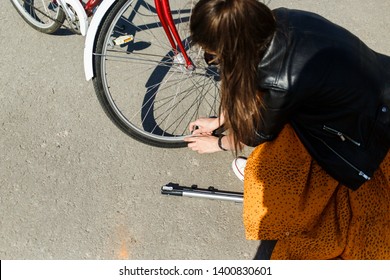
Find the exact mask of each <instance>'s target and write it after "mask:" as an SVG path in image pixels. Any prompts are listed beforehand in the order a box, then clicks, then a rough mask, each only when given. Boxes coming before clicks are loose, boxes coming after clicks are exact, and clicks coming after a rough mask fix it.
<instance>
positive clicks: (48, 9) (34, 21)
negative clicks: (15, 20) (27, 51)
mask: <svg viewBox="0 0 390 280" xmlns="http://www.w3.org/2000/svg"><path fill="white" fill-rule="evenodd" d="M102 1H103V0H88V1H87V2H86V3H84V2H82V1H80V0H11V3H12V4H13V6H14V7H15V9H16V10H17V11H18V13H19V14H20V15H21V17H22V18H23V19H24V21H26V22H27V23H28V24H29V25H30V26H31V27H33V28H34V29H36V30H38V31H40V32H42V33H47V34H53V33H55V32H56V31H57V30H59V29H60V28H61V26H64V22H65V21H67V22H68V25H69V27H68V29H70V30H71V31H72V32H73V33H76V34H81V35H83V36H85V35H86V33H87V29H88V18H89V17H91V16H92V15H93V14H94V12H95V11H96V9H97V7H98V6H99V5H100V3H101V2H102Z"/></svg>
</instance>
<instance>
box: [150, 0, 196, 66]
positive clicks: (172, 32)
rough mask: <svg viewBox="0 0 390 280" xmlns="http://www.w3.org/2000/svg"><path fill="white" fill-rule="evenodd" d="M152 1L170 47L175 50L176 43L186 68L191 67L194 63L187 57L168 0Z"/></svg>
mask: <svg viewBox="0 0 390 280" xmlns="http://www.w3.org/2000/svg"><path fill="white" fill-rule="evenodd" d="M154 3H155V5H156V10H157V15H158V17H159V19H160V22H161V24H162V26H163V28H164V31H165V34H166V35H167V37H168V40H169V42H170V44H171V46H172V49H173V50H174V51H176V52H177V47H176V45H177V46H178V47H179V50H180V52H181V53H182V55H183V57H184V60H185V62H186V67H187V69H193V68H194V64H193V63H192V61H191V60H190V58H189V57H188V55H187V52H186V50H185V48H184V45H183V42H182V41H181V38H180V36H179V33H178V32H177V29H176V26H175V23H174V22H173V18H172V13H171V8H170V6H169V0H154ZM175 40H176V43H175Z"/></svg>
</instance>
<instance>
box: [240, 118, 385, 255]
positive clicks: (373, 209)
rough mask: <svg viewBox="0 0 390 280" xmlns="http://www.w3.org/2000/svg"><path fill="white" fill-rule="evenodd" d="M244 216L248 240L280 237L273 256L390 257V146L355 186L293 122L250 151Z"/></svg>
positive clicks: (245, 182) (246, 175) (246, 170)
mask: <svg viewBox="0 0 390 280" xmlns="http://www.w3.org/2000/svg"><path fill="white" fill-rule="evenodd" d="M243 222H244V227H245V232H246V238H247V239H249V240H278V241H277V243H276V246H275V248H274V251H273V253H272V256H271V258H272V259H313V260H314V259H361V260H365V259H390V153H389V154H388V155H387V157H386V158H385V160H384V161H383V162H382V164H381V166H380V168H379V169H378V170H377V171H376V173H375V174H374V176H373V178H372V179H371V180H370V181H367V182H366V183H365V184H364V185H362V186H361V187H360V188H359V189H358V190H357V191H352V190H350V189H348V188H347V187H346V186H344V185H342V184H340V183H339V182H338V181H336V180H335V179H333V178H332V177H331V176H330V175H328V174H327V173H326V172H325V171H324V170H323V169H322V168H321V167H320V166H319V165H318V163H317V162H316V161H314V160H313V159H312V158H311V156H310V155H309V154H308V152H307V151H306V149H305V147H304V146H303V145H302V143H301V142H300V140H299V139H298V137H297V136H296V134H295V132H294V130H293V129H292V127H291V126H289V125H286V126H285V128H284V129H283V130H282V131H281V133H280V134H279V136H278V137H277V139H276V140H274V141H272V142H267V143H264V144H262V145H260V146H258V147H256V148H255V149H254V150H253V152H252V153H251V155H250V157H249V158H248V161H247V165H246V168H245V179H244V203H243Z"/></svg>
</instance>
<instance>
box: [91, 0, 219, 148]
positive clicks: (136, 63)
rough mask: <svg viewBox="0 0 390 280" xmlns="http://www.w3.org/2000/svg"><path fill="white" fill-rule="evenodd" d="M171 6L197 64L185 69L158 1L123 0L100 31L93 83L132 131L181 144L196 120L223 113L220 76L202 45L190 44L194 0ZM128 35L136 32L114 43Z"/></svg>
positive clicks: (118, 121)
mask: <svg viewBox="0 0 390 280" xmlns="http://www.w3.org/2000/svg"><path fill="white" fill-rule="evenodd" d="M183 4H184V6H183ZM180 5H181V6H180ZM170 7H171V10H172V15H173V18H174V21H175V24H176V28H177V30H178V32H179V34H180V35H181V39H182V42H183V44H184V46H185V48H186V50H187V53H188V55H189V57H190V58H191V60H192V61H193V63H194V64H195V69H194V70H188V69H186V67H185V66H184V65H183V63H182V62H181V60H180V55H175V53H174V52H173V50H172V47H171V46H170V44H169V41H168V39H167V37H166V34H165V33H164V31H163V27H162V25H161V23H160V21H159V19H158V16H157V14H156V11H155V10H154V7H153V0H119V1H118V2H117V3H116V4H115V6H114V7H113V8H112V10H111V11H110V12H109V14H108V15H107V17H106V18H105V20H104V22H103V23H102V24H101V27H100V30H99V32H98V34H99V35H98V39H97V43H96V46H95V49H94V69H95V77H94V79H93V84H94V88H95V92H96V94H97V97H98V99H99V101H100V104H101V105H102V107H103V109H104V111H105V113H106V114H107V115H108V117H109V118H110V119H111V121H112V122H113V123H114V124H115V125H117V126H118V127H119V128H120V129H121V130H122V131H123V132H125V133H126V134H127V135H129V136H130V137H132V138H134V139H136V140H137V141H141V142H143V143H145V144H148V145H152V146H157V147H164V148H179V147H185V146H186V145H187V144H186V143H185V142H184V141H183V138H184V137H185V136H186V135H187V134H189V133H188V125H189V123H190V122H191V121H194V120H195V119H197V118H199V117H202V116H203V117H207V116H216V115H218V110H219V80H220V78H219V74H218V70H217V68H216V66H209V65H207V63H206V62H205V59H204V56H203V53H204V52H203V50H202V49H200V48H199V47H197V46H192V45H191V42H190V38H189V19H190V14H191V10H192V7H193V3H191V1H189V2H187V1H183V0H171V1H170ZM125 34H126V36H130V35H131V36H133V39H132V40H131V42H129V43H126V44H122V45H118V44H117V45H115V43H114V42H115V40H116V39H117V38H118V37H120V36H124V35H125Z"/></svg>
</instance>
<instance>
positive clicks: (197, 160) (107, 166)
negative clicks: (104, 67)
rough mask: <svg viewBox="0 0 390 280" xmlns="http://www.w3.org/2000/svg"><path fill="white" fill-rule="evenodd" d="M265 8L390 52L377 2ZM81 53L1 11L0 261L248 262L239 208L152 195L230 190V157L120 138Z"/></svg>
mask: <svg viewBox="0 0 390 280" xmlns="http://www.w3.org/2000/svg"><path fill="white" fill-rule="evenodd" d="M269 5H270V6H271V7H272V8H275V7H280V6H285V7H290V8H297V9H305V10H310V11H314V12H317V13H319V14H321V15H323V16H325V17H327V18H329V19H330V20H332V21H334V22H336V23H338V24H340V25H342V26H344V27H346V28H347V29H349V30H351V31H352V32H354V33H355V34H356V35H358V36H359V37H360V38H361V39H363V41H364V42H366V43H367V45H369V46H370V47H372V48H373V49H375V50H376V51H378V52H382V53H387V54H390V39H389V34H390V32H389V31H390V27H389V26H390V17H389V11H390V2H389V1H380V0H372V1H358V0H344V1H337V0H328V1H310V0H306V1H304V0H296V1H276V0H272V1H270V2H269ZM83 48H84V37H82V36H80V35H72V34H68V33H67V32H63V33H62V35H45V34H41V33H39V32H37V31H35V30H33V29H32V28H31V27H30V26H28V25H27V24H26V23H25V22H24V21H23V20H22V19H21V17H20V16H19V15H18V14H17V12H16V10H15V9H14V8H13V6H12V4H11V3H10V2H9V1H1V3H0V50H1V54H2V55H1V58H0V152H1V161H0V259H48V260H50V259H138V260H149V259H183V260H188V259H206V260H208V259H218V260H222V259H251V258H252V257H253V255H254V253H255V251H256V249H257V246H258V245H259V241H248V240H245V234H244V228H243V224H242V204H239V203H234V202H226V201H213V200H204V199H196V198H180V197H167V196H162V195H161V194H160V188H161V186H162V185H164V184H166V183H168V182H174V183H179V184H181V185H187V186H190V185H192V184H197V185H198V186H199V187H208V186H214V187H216V188H219V189H223V190H229V191H239V192H241V191H242V183H241V182H240V181H238V179H236V177H235V175H234V174H233V172H232V171H231V169H230V163H231V161H232V160H233V155H232V154H231V153H223V152H221V153H216V154H211V155H198V154H196V153H194V152H192V151H190V150H188V149H185V148H184V149H161V148H155V147H151V146H147V145H145V144H143V143H139V142H137V141H134V140H132V139H131V138H129V137H128V136H126V135H125V134H123V133H122V132H121V131H119V130H118V128H117V127H115V126H114V125H113V124H112V123H111V122H110V120H109V119H108V118H107V117H106V115H105V114H104V112H103V110H102V108H101V107H100V105H99V103H98V101H97V98H96V96H95V92H94V89H93V86H92V83H91V82H87V81H86V80H85V78H84V72H83ZM249 153H250V149H247V150H245V151H244V154H249Z"/></svg>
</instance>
